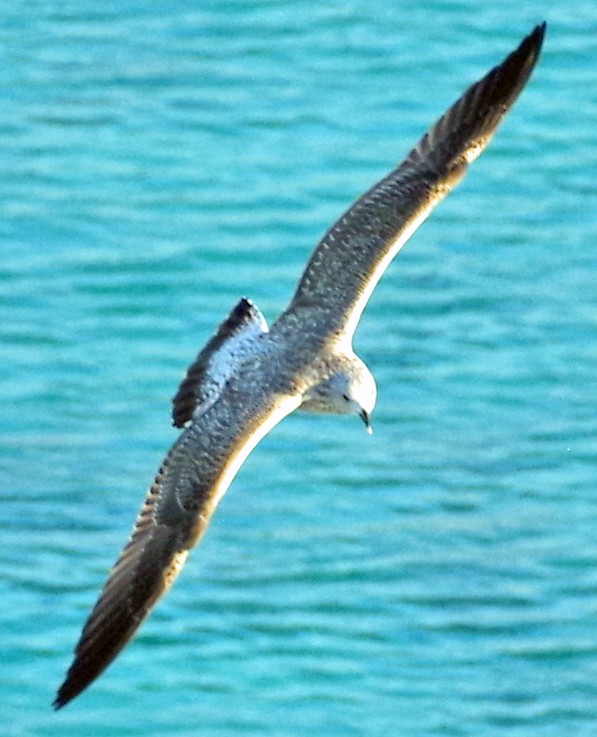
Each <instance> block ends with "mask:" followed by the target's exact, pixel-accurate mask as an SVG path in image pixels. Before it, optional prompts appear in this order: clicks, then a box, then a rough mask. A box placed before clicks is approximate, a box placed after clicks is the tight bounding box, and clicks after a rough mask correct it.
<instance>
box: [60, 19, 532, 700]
mask: <svg viewBox="0 0 597 737" xmlns="http://www.w3.org/2000/svg"><path fill="white" fill-rule="evenodd" d="M544 32H545V25H542V26H538V27H537V28H535V29H534V31H533V32H532V33H531V34H530V35H529V36H527V37H526V38H525V39H524V40H523V41H522V43H521V44H520V46H519V47H518V48H517V49H516V50H515V51H514V52H512V54H510V55H509V56H508V57H506V59H505V60H504V61H503V62H502V64H500V65H499V66H497V67H495V68H494V69H492V70H491V71H490V72H489V73H488V74H487V75H486V76H485V77H484V78H483V79H482V80H480V81H479V82H477V83H476V84H474V85H473V86H472V87H470V88H469V89H468V90H467V91H466V92H465V94H464V95H463V96H462V97H461V98H460V99H459V100H458V101H457V102H456V103H455V104H454V105H453V106H452V107H451V108H450V109H449V110H448V111H447V112H446V113H445V114H444V115H443V116H442V117H441V118H440V120H439V121H438V122H437V123H436V124H435V126H433V127H432V128H431V130H430V131H429V133H427V134H426V135H425V136H424V137H423V138H422V139H421V141H420V142H419V143H418V145H417V146H416V147H415V148H414V149H413V150H412V151H411V152H410V153H409V154H408V156H407V157H406V159H405V160H404V161H403V162H402V164H400V166H399V167H398V168H397V169H395V170H394V171H393V172H391V173H390V174H389V175H388V176H387V177H386V178H385V179H383V180H382V181H381V182H379V183H378V184H376V185H375V186H374V187H372V188H371V189H370V190H369V191H368V192H366V193H365V194H364V195H363V196H362V197H361V198H360V199H359V200H358V201H357V202H356V203H355V204H354V205H353V206H352V207H351V208H350V209H349V210H348V211H347V212H346V214H345V215H343V216H342V218H340V220H338V222H337V223H336V224H335V225H333V226H332V228H331V229H330V230H329V231H328V232H327V234H326V235H325V236H324V238H323V240H322V241H321V243H320V244H319V246H318V247H317V248H316V250H315V252H314V253H313V255H312V257H311V259H310V261H309V263H308V264H307V267H306V269H305V272H304V274H303V276H302V278H301V280H300V282H299V284H298V287H297V290H296V292H295V295H294V297H293V299H292V301H291V303H290V305H289V307H288V308H287V310H286V311H285V312H284V313H283V314H282V315H281V316H280V317H279V318H278V320H277V321H276V322H275V323H274V325H273V326H272V328H271V330H270V331H268V330H267V325H266V323H265V320H264V319H263V316H262V315H261V313H260V312H259V311H258V310H257V308H256V307H255V306H254V305H252V304H251V303H250V302H248V301H247V300H241V302H239V304H238V305H237V306H236V307H235V309H234V310H233V312H232V313H231V314H230V315H229V317H228V318H227V320H226V321H225V322H224V323H222V325H221V326H220V329H219V330H218V332H217V333H216V335H215V336H214V337H213V338H212V339H211V340H210V341H209V343H208V344H207V345H206V347H205V348H204V349H203V351H201V352H200V354H199V355H198V357H197V359H196V360H195V362H194V363H193V364H192V365H191V367H190V368H189V370H188V372H187V375H186V377H185V379H184V380H183V382H182V384H181V386H180V388H179V391H178V393H177V395H176V397H175V399H174V406H173V422H174V424H175V425H176V426H177V427H184V426H185V425H186V427H184V429H183V431H182V433H181V435H180V437H179V438H178V440H177V441H176V442H175V444H174V445H173V447H172V449H171V450H170V452H169V453H168V455H167V456H166V458H165V460H164V462H163V464H162V466H161V468H160V469H159V471H158V473H157V475H156V477H155V480H154V482H153V484H152V485H151V487H150V489H149V493H148V495H147V497H146V499H145V502H144V503H143V506H142V508H141V511H140V513H139V516H138V518H137V521H136V523H135V526H134V529H133V533H132V536H131V538H130V540H129V542H128V544H127V545H126V547H125V548H124V550H123V551H122V553H121V555H120V557H119V559H118V560H117V562H116V565H115V566H114V568H113V569H112V571H111V573H110V576H109V578H108V581H107V583H106V585H105V587H104V589H103V591H102V592H101V594H100V597H99V599H98V602H97V604H96V605H95V607H94V609H93V611H92V612H91V614H90V616H89V619H88V620H87V623H86V624H85V627H84V629H83V632H82V635H81V638H80V640H79V643H78V645H77V647H76V650H75V658H74V661H73V664H72V665H71V667H70V669H69V671H68V674H67V677H66V680H65V682H64V683H63V685H62V686H61V688H60V690H59V692H58V695H57V697H56V700H55V702H54V705H55V706H56V708H60V707H62V706H64V705H65V704H66V703H68V702H69V701H70V700H71V699H73V698H74V697H75V696H77V695H78V694H79V693H80V692H81V691H82V690H83V689H85V688H86V687H87V686H88V685H89V684H90V683H91V682H92V681H93V680H94V679H95V678H97V676H98V675H99V674H100V673H101V672H102V671H103V670H104V669H105V668H106V667H107V666H108V665H109V664H110V663H111V662H112V660H113V659H114V658H115V657H116V655H117V654H118V653H119V652H120V650H121V649H122V648H123V647H124V646H125V645H126V644H127V642H128V641H129V640H130V639H131V637H132V636H133V634H134V633H135V631H136V630H137V629H138V627H139V625H140V624H141V622H142V621H143V620H144V619H145V617H146V616H147V614H148V613H149V611H150V610H151V608H152V607H153V605H154V604H155V603H156V601H157V600H158V599H159V598H160V597H161V596H162V595H163V594H164V593H165V592H166V591H167V590H168V588H169V587H170V585H171V584H172V582H173V581H174V579H175V578H176V576H177V575H178V573H179V572H180V570H181V568H182V566H183V564H184V562H185V560H186V557H187V554H188V551H189V550H190V548H192V547H193V546H194V545H196V544H197V542H198V541H199V539H200V538H201V536H202V534H203V533H204V531H205V529H206V527H207V525H208V523H209V520H210V518H211V515H212V514H213V512H214V510H215V509H216V507H217V505H218V502H219V500H220V499H221V497H222V495H223V494H224V493H225V492H226V490H227V488H228V486H229V484H230V482H231V481H232V479H233V478H234V475H235V474H236V472H237V471H238V469H239V468H240V466H241V464H242V463H243V461H244V460H245V458H246V457H247V455H248V454H249V453H250V452H251V450H252V449H253V448H254V447H255V445H256V444H257V443H258V442H259V440H261V438H262V437H263V436H264V435H265V434H266V433H267V432H268V431H269V430H270V429H271V428H272V427H273V426H274V425H276V424H277V423H278V422H279V421H280V420H282V419H283V418H284V417H285V416H286V415H287V414H289V413H290V412H292V411H294V410H295V409H297V408H298V407H299V406H300V405H301V403H303V402H304V403H305V405H304V406H305V408H308V409H312V410H318V411H322V410H323V411H334V412H347V413H348V412H360V413H361V415H363V412H364V413H365V415H366V416H368V414H369V412H370V411H371V409H372V408H373V404H374V403H375V386H374V382H373V378H372V376H371V375H370V374H369V372H368V369H367V368H366V367H365V366H364V364H363V363H362V362H361V361H360V360H359V359H358V358H357V357H356V356H355V355H354V353H353V352H352V337H353V334H354V331H355V329H356V326H357V324H358V321H359V319H360V316H361V313H362V311H363V309H364V308H365V305H366V303H367V301H368V299H369V297H370V295H371V293H372V291H373V289H374V288H375V285H376V284H377V282H378V280H379V278H380V277H381V275H382V273H383V271H384V270H385V269H386V267H387V266H388V264H389V263H390V261H391V260H392V258H393V257H394V256H395V255H396V253H397V252H398V250H399V249H400V248H401V247H402V245H403V244H404V243H405V242H406V240H407V239H408V238H409V237H410V235H411V234H412V233H413V232H414V230H415V229H416V228H417V227H418V226H419V225H420V223H421V222H422V221H423V220H424V219H425V218H426V217H427V215H428V214H429V213H430V211H431V210H432V209H433V207H434V206H435V205H436V204H437V203H438V202H439V201H440V200H441V199H443V197H445V195H446V194H447V193H448V192H449V191H450V190H451V189H453V188H454V187H455V186H456V184H458V182H459V181H460V180H461V179H462V177H463V176H464V174H465V173H466V170H467V168H468V164H469V163H470V162H471V161H472V160H473V159H474V158H476V157H477V156H478V155H479V153H480V152H481V151H482V150H483V149H484V148H485V146H486V145H487V143H488V142H489V140H490V138H491V136H492V135H493V133H494V132H495V130H496V128H497V126H498V124H499V123H500V121H501V120H502V118H503V116H504V115H505V114H506V112H507V111H508V110H509V109H510V107H511V106H512V104H513V102H514V101H515V99H516V98H517V96H518V94H519V93H520V92H521V90H522V89H523V87H524V85H525V84H526V82H527V80H528V78H529V76H530V73H531V71H532V69H533V67H534V66H535V64H536V62H537V58H538V55H539V51H540V49H541V45H542V42H543V36H544ZM344 400H346V405H345V407H343V405H342V402H343V401H344Z"/></svg>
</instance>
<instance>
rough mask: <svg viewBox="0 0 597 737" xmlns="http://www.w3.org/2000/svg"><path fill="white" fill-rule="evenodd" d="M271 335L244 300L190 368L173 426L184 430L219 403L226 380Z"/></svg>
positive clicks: (256, 310) (175, 406) (257, 312)
mask: <svg viewBox="0 0 597 737" xmlns="http://www.w3.org/2000/svg"><path fill="white" fill-rule="evenodd" d="M265 332H267V322H266V321H265V318H264V317H263V315H262V314H261V311H260V310H259V308H258V307H257V306H256V305H254V304H253V303H252V302H251V301H250V300H248V299H246V298H245V297H243V298H242V299H241V300H240V301H239V302H238V304H237V305H236V306H235V307H234V309H233V310H232V312H231V313H230V314H229V315H228V317H227V318H226V319H225V320H224V322H223V323H222V324H221V325H220V326H219V328H218V330H217V332H216V334H215V335H214V336H213V337H212V338H210V340H209V341H208V342H207V344H206V345H205V347H204V348H203V349H202V350H201V351H200V352H199V354H198V355H197V358H196V359H195V360H194V361H193V363H192V364H191V365H190V366H189V368H188V370H187V373H186V376H185V378H184V379H183V380H182V382H181V384H180V386H179V388H178V391H177V393H176V396H175V397H174V399H173V400H172V424H173V425H174V426H175V427H184V426H185V425H186V424H187V423H188V422H190V421H191V419H192V418H193V413H194V412H196V411H198V410H199V411H201V412H202V411H205V410H206V409H207V407H209V406H211V404H213V402H214V401H215V400H216V399H217V397H218V395H219V393H220V392H221V390H222V387H223V386H224V384H225V382H226V380H227V379H228V378H229V377H230V376H231V375H232V374H233V373H234V372H235V371H236V369H237V368H238V365H239V363H240V362H241V361H242V360H244V359H245V358H246V356H247V354H248V353H250V352H251V350H252V349H253V347H254V346H255V345H256V339H257V337H258V336H259V335H262V334H263V333H265Z"/></svg>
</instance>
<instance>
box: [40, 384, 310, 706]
mask: <svg viewBox="0 0 597 737" xmlns="http://www.w3.org/2000/svg"><path fill="white" fill-rule="evenodd" d="M256 383H257V384H258V382H256ZM251 386H252V388H253V391H252V392H251V396H250V397H244V399H245V401H242V399H243V397H242V396H239V392H238V389H237V390H236V391H233V390H232V389H228V388H227V390H225V391H224V392H223V393H222V395H221V396H220V397H219V399H218V401H217V402H216V403H215V404H214V405H213V406H212V407H211V408H210V409H209V410H208V411H207V412H206V413H204V414H203V415H201V416H200V417H199V419H198V420H196V421H194V422H193V424H192V425H191V426H190V427H189V428H187V429H186V430H185V431H184V432H183V433H182V435H181V436H180V437H179V439H178V440H177V442H176V443H175V444H174V446H173V447H172V449H171V450H170V452H169V453H168V455H167V456H166V459H165V460H164V462H163V464H162V466H161V468H160V470H159V471H158V474H157V475H156V478H155V481H154V482H153V484H152V485H151V487H150V489H149V492H148V494H147V497H146V499H145V501H144V503H143V505H142V507H141V510H140V512H139V515H138V517H137V521H136V523H135V526H134V528H133V532H132V535H131V538H130V540H129V542H128V544H127V545H126V547H125V548H124V550H123V551H122V553H121V555H120V557H119V558H118V560H117V562H116V564H115V566H114V568H113V569H112V571H111V573H110V575H109V577H108V580H107V582H106V584H105V586H104V589H103V590H102V592H101V594H100V596H99V599H98V601H97V603H96V605H95V607H94V608H93V610H92V612H91V614H90V616H89V618H88V620H87V623H86V624H85V626H84V628H83V632H82V634H81V637H80V640H79V642H78V644H77V646H76V648H75V657H74V660H73V663H72V665H71V667H70V669H69V671H68V673H67V676H66V679H65V681H64V683H63V684H62V686H61V687H60V689H59V691H58V694H57V696H56V700H55V702H54V706H55V707H56V708H57V709H59V708H61V707H62V706H64V705H65V704H67V703H68V702H69V701H70V700H71V699H73V698H75V696H77V695H78V694H79V693H81V691H83V690H84V689H85V688H86V687H87V686H88V685H89V684H90V683H91V682H92V681H94V680H95V679H96V678H97V677H98V676H99V675H100V674H101V673H102V672H103V671H104V670H105V668H107V667H108V665H110V663H111V662H112V661H113V660H114V658H115V657H116V656H117V655H118V653H119V652H120V651H121V650H122V649H123V648H124V647H125V645H126V644H127V643H128V642H129V640H130V639H131V638H132V637H133V635H134V634H135V632H136V631H137V629H138V628H139V626H140V625H141V623H142V622H143V620H144V619H145V618H146V617H147V615H148V614H149V612H150V611H151V609H152V608H153V606H154V605H155V603H156V602H157V601H158V600H159V599H160V597H161V596H163V595H164V594H165V593H166V591H167V590H168V589H169V588H170V586H171V585H172V583H173V582H174V580H175V579H176V577H177V576H178V574H179V573H180V571H181V569H182V567H183V565H184V563H185V561H186V558H187V555H188V552H189V550H190V548H191V547H193V546H194V545H196V544H197V542H198V541H199V540H200V538H201V536H202V535H203V533H204V532H205V529H206V528H207V525H208V523H209V520H210V518H211V515H212V514H213V512H214V510H215V509H216V507H217V504H218V502H219V500H220V499H221V497H222V495H223V494H224V493H225V491H226V490H227V488H228V486H229V485H230V482H231V481H232V479H233V478H234V476H235V474H236V472H237V471H238V469H239V468H240V466H241V465H242V463H243V462H244V460H245V458H246V457H247V456H248V454H249V453H250V452H251V450H252V449H253V448H254V447H255V445H256V444H257V443H258V442H259V440H260V439H261V438H262V437H263V436H264V435H265V434H266V433H267V432H268V431H269V430H270V429H271V428H272V427H273V426H274V425H275V424H277V423H278V422H279V421H280V420H281V419H282V418H283V417H285V416H286V415H287V414H289V413H290V412H292V411H293V410H294V409H296V408H297V406H298V405H299V404H300V397H298V396H297V397H294V396H280V395H269V394H267V393H266V392H261V394H260V392H259V390H255V383H253V384H252V385H251ZM222 428H225V431H224V432H223V431H222Z"/></svg>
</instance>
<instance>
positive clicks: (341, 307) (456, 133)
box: [278, 23, 545, 337]
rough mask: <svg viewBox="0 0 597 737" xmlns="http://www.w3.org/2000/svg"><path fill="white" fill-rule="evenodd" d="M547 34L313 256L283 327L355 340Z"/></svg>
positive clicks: (468, 95)
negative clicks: (300, 325) (389, 275)
mask: <svg viewBox="0 0 597 737" xmlns="http://www.w3.org/2000/svg"><path fill="white" fill-rule="evenodd" d="M544 34H545V23H543V24H542V25H539V26H537V27H536V28H535V29H534V30H533V31H532V33H530V34H529V35H528V36H527V37H526V38H525V39H524V40H523V41H522V43H521V44H520V46H519V47H518V48H517V49H516V50H515V51H513V52H512V53H511V54H510V55H509V56H507V57H506V58H505V59H504V61H503V62H502V63H501V64H499V65H498V66H496V67H494V68H493V69H492V70H491V71H490V72H489V73H488V74H487V75H486V76H485V77H483V79H481V80H480V81H478V82H477V83H476V84H474V85H472V86H471V87H469V89H468V90H467V91H466V92H465V93H464V95H463V96H462V97H461V98H460V99H459V100H458V101H457V102H456V103H455V104H454V105H452V107H450V108H449V109H448V110H447V112H446V113H444V115H443V116H442V117H441V118H440V119H439V120H438V121H437V123H436V124H435V125H434V126H433V127H432V128H431V129H430V130H429V132H428V133H426V134H425V135H424V136H423V138H422V139H421V140H420V141H419V143H418V144H417V146H416V147H415V148H414V149H413V150H412V151H411V152H410V153H409V154H408V156H407V157H406V159H405V160H404V161H403V162H402V163H401V164H400V166H399V167H398V168H397V169H395V170H394V171H392V172H391V173H390V174H389V175H388V176H387V177H385V179H382V180H381V181H380V182H378V183H377V184H376V185H375V186H374V187H372V188H371V189H370V190H369V191H368V192H366V193H365V194H364V195H363V196H362V197H361V198H360V199H359V200H357V202H355V204H354V205H353V206H352V207H351V208H350V209H349V210H348V211H347V212H346V213H345V214H344V215H343V216H342V218H340V220H338V222H336V223H335V225H333V226H332V228H331V229H330V230H329V231H328V232H327V233H326V235H325V236H324V238H323V240H322V241H321V242H320V244H319V245H318V246H317V248H316V249H315V251H314V253H313V255H312V256H311V259H310V261H309V263H308V264H307V268H306V269H305V272H304V273H303V276H302V277H301V280H300V282H299V284H298V287H297V290H296V292H295V295H294V297H293V300H292V302H291V303H290V306H289V307H288V309H287V310H286V312H285V313H284V315H282V316H281V318H280V319H279V321H278V322H279V324H280V325H282V324H283V323H284V321H285V320H288V321H292V320H294V319H296V318H298V315H299V314H300V313H301V312H303V314H305V313H304V310H308V311H309V319H310V322H311V324H312V326H313V327H315V326H317V327H316V329H318V330H319V331H320V332H321V333H323V334H325V335H333V334H336V335H345V336H348V337H352V334H353V333H354V330H355V329H356V326H357V324H358V321H359V319H360V316H361V314H362V312H363V310H364V308H365V305H366V304H367V302H368V300H369V297H370V296H371V293H372V292H373V290H374V288H375V286H376V284H377V282H378V281H379V279H380V278H381V276H382V274H383V272H384V271H385V269H386V268H387V267H388V265H389V264H390V261H391V260H392V259H393V258H394V256H395V255H396V254H397V253H398V251H399V250H400V248H401V247H402V246H403V244H404V243H405V242H406V241H407V240H408V238H409V237H410V236H411V235H412V233H413V232H414V231H415V230H416V229H417V228H418V227H419V225H420V224H421V223H422V222H423V220H425V218H426V217H427V216H428V215H429V213H430V212H431V210H432V209H433V208H434V207H435V205H437V203H438V202H440V201H441V200H442V199H443V198H444V197H445V196H446V195H447V194H448V192H450V191H451V190H452V189H453V188H454V187H455V186H456V185H457V184H458V183H459V182H460V180H461V179H462V178H463V176H464V175H465V173H466V171H467V168H468V165H469V163H470V162H472V161H474V159H476V158H477V156H478V155H479V154H480V153H481V151H483V149H484V148H485V146H486V145H487V144H488V143H489V141H490V140H491V137H492V136H493V134H494V133H495V131H496V128H497V126H498V125H499V123H500V122H501V120H502V118H503V117H504V116H505V114H506V113H507V112H508V110H509V109H510V107H511V106H512V105H513V103H514V101H515V100H516V98H517V97H518V95H519V94H520V92H521V91H522V89H523V87H524V86H525V84H526V82H527V81H528V79H529V76H530V74H531V72H532V70H533V68H534V66H535V64H536V63H537V59H538V57H539V52H540V50H541V45H542V43H543V37H544Z"/></svg>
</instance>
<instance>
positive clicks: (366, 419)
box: [359, 409, 373, 435]
mask: <svg viewBox="0 0 597 737" xmlns="http://www.w3.org/2000/svg"><path fill="white" fill-rule="evenodd" d="M359 417H360V418H361V420H363V422H364V423H365V427H366V429H367V432H368V433H369V435H372V434H373V428H372V427H371V422H370V421H369V413H368V412H367V411H365V410H364V409H362V410H361V411H360V412H359Z"/></svg>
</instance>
